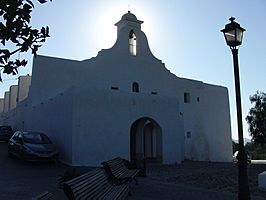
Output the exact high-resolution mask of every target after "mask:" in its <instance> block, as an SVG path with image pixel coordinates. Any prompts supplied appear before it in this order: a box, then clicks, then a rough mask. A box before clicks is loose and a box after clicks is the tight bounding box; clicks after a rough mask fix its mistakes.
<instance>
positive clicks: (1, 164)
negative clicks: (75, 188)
mask: <svg viewBox="0 0 266 200" xmlns="http://www.w3.org/2000/svg"><path fill="white" fill-rule="evenodd" d="M66 169H67V166H65V165H61V164H60V165H58V166H55V165H54V164H52V163H50V164H43V163H41V164H38V163H37V164H28V163H25V162H22V161H20V160H17V159H10V158H8V156H7V144H6V143H0V173H1V179H0V199H1V200H24V199H25V200H26V199H31V198H32V197H34V196H36V195H37V194H39V193H41V192H43V191H47V190H48V191H52V192H56V193H58V189H57V177H58V176H59V175H62V174H63V173H64V171H65V170H66Z"/></svg>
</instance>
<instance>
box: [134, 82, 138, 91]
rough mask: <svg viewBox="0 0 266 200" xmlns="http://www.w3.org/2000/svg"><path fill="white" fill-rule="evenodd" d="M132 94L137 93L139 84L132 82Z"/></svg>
mask: <svg viewBox="0 0 266 200" xmlns="http://www.w3.org/2000/svg"><path fill="white" fill-rule="evenodd" d="M132 92H139V84H138V83H136V82H134V83H133V84H132Z"/></svg>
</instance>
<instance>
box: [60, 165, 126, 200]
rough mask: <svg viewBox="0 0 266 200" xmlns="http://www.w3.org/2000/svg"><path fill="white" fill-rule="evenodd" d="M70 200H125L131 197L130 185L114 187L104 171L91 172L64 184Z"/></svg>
mask: <svg viewBox="0 0 266 200" xmlns="http://www.w3.org/2000/svg"><path fill="white" fill-rule="evenodd" d="M63 190H64V193H65V194H66V196H67V197H68V199H69V200H74V199H75V200H81V199H106V200H107V199H110V200H111V199H112V200H113V199H114V200H115V199H119V200H120V199H125V198H126V197H127V196H128V195H129V187H128V185H125V184H124V185H114V184H113V183H112V182H111V181H110V180H109V178H108V176H107V175H106V172H105V170H104V169H95V170H92V171H89V172H87V173H85V174H83V175H81V176H78V177H76V178H74V179H72V180H69V181H66V182H65V183H64V184H63Z"/></svg>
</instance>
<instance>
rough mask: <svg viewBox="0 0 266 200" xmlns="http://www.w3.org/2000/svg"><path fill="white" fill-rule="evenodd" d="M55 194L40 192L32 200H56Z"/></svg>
mask: <svg viewBox="0 0 266 200" xmlns="http://www.w3.org/2000/svg"><path fill="white" fill-rule="evenodd" d="M54 199H55V198H54V195H53V194H52V193H51V192H48V191H46V192H43V193H41V194H39V195H38V196H36V197H33V198H32V200H54Z"/></svg>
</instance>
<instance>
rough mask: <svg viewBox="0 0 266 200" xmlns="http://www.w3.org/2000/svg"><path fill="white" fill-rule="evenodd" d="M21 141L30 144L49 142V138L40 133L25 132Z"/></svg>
mask: <svg viewBox="0 0 266 200" xmlns="http://www.w3.org/2000/svg"><path fill="white" fill-rule="evenodd" d="M23 141H24V142H25V143H31V144H51V143H52V142H51V140H50V139H49V138H48V137H47V136H46V135H45V134H42V133H25V134H23Z"/></svg>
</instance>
